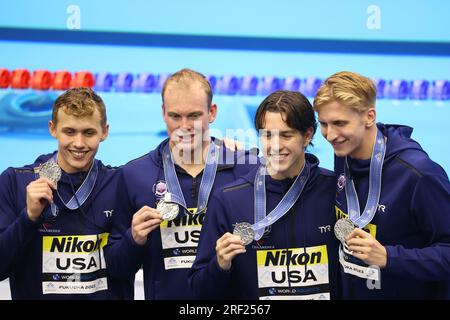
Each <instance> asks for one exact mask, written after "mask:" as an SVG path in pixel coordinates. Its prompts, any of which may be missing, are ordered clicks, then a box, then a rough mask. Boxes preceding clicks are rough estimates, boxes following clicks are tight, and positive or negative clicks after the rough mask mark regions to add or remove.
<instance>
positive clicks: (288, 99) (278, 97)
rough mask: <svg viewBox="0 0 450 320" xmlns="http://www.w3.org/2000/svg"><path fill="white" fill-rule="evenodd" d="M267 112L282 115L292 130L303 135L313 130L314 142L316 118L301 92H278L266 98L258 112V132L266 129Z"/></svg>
mask: <svg viewBox="0 0 450 320" xmlns="http://www.w3.org/2000/svg"><path fill="white" fill-rule="evenodd" d="M267 112H277V113H280V114H281V117H282V119H283V121H284V122H286V124H287V125H288V126H289V127H290V128H292V129H296V130H298V131H300V132H301V133H302V134H306V133H307V132H308V130H309V129H310V128H312V129H313V134H312V136H311V140H312V137H313V136H314V133H315V132H316V129H317V122H316V117H315V114H314V110H313V107H312V105H311V103H310V102H309V100H308V99H307V98H306V97H305V96H304V95H303V94H301V93H300V92H296V91H288V90H278V91H275V92H273V93H272V94H270V95H269V96H268V97H266V98H265V99H264V100H263V102H261V104H260V105H259V107H258V110H256V115H255V128H256V129H257V130H261V129H264V127H265V117H266V113H267ZM310 144H311V143H310ZM311 145H312V144H311Z"/></svg>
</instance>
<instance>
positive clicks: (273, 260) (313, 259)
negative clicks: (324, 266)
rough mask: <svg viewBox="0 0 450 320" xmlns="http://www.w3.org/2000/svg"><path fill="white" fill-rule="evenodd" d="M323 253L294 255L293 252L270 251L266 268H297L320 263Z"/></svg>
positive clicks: (267, 255)
mask: <svg viewBox="0 0 450 320" xmlns="http://www.w3.org/2000/svg"><path fill="white" fill-rule="evenodd" d="M321 259H322V252H320V251H318V252H312V253H307V252H302V253H294V252H293V251H292V250H274V251H268V252H267V254H266V259H265V261H264V265H265V266H270V265H273V266H283V265H289V266H297V265H308V264H316V263H320V261H321Z"/></svg>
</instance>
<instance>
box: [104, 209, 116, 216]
mask: <svg viewBox="0 0 450 320" xmlns="http://www.w3.org/2000/svg"><path fill="white" fill-rule="evenodd" d="M113 212H114V209H112V210H105V211H103V213H104V214H105V216H106V217H107V218H111V217H112V215H113Z"/></svg>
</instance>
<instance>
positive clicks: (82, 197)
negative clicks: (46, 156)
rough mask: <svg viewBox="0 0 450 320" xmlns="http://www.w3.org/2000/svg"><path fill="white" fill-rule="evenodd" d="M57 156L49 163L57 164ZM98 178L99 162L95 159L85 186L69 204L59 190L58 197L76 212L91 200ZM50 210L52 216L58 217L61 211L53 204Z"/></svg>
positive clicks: (82, 186) (83, 185) (84, 183)
mask: <svg viewBox="0 0 450 320" xmlns="http://www.w3.org/2000/svg"><path fill="white" fill-rule="evenodd" d="M56 156H57V154H55V155H54V156H53V157H52V158H51V159H50V160H49V161H53V162H57V160H56V159H57V158H56ZM97 176H98V160H97V159H94V161H92V165H91V168H90V169H89V172H88V175H87V176H86V178H85V179H84V181H83V184H82V185H81V186H80V187H79V188H78V190H77V191H76V192H75V195H73V196H72V198H71V199H70V200H69V202H67V203H66V202H64V200H63V198H62V197H61V195H60V194H59V191H58V189H56V193H57V194H58V197H59V199H60V200H61V202H62V203H63V204H64V206H66V207H67V208H68V209H70V210H76V209H78V208H79V207H80V206H82V205H83V203H84V202H85V201H86V200H87V199H88V198H89V195H90V194H91V192H92V190H93V189H94V185H95V182H96V181H97ZM77 199H78V201H77ZM50 208H51V213H52V216H53V217H56V216H57V215H58V211H59V208H58V206H57V205H56V204H55V203H54V202H53V203H51V204H50Z"/></svg>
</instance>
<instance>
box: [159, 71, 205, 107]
mask: <svg viewBox="0 0 450 320" xmlns="http://www.w3.org/2000/svg"><path fill="white" fill-rule="evenodd" d="M195 83H198V84H200V86H201V87H202V88H203V90H205V93H206V97H207V99H208V100H207V102H208V110H209V107H210V106H211V103H212V98H213V94H212V90H211V84H210V83H209V81H208V79H207V78H206V77H205V76H204V75H203V74H201V73H200V72H197V71H194V70H191V69H182V70H180V71H177V72H175V73H174V74H172V75H171V76H170V77H169V78H167V80H166V82H165V83H164V86H163V88H162V90H161V97H162V100H163V103H164V95H165V93H166V91H167V88H168V87H169V86H170V87H173V86H177V87H178V88H184V89H187V88H190V87H191V86H192V85H193V84H195Z"/></svg>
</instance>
